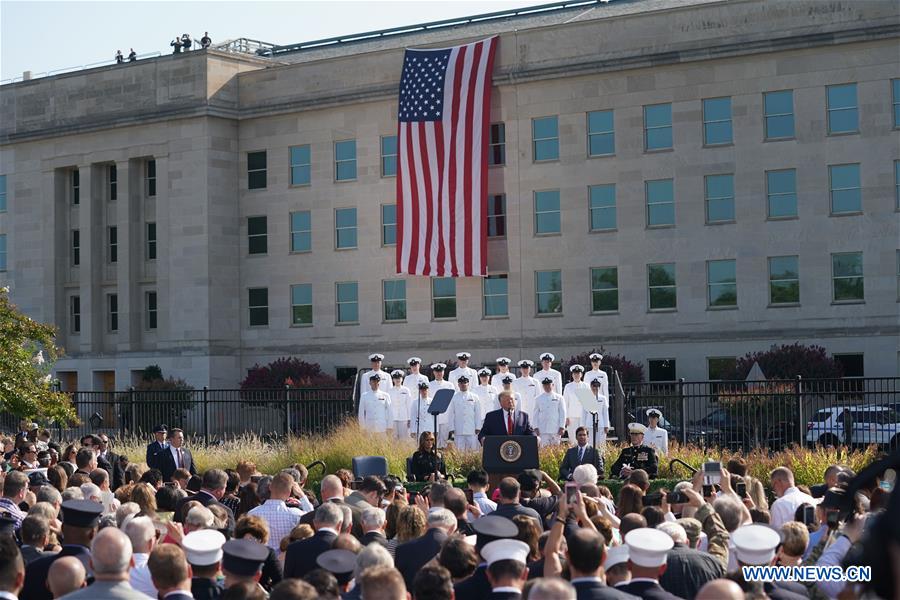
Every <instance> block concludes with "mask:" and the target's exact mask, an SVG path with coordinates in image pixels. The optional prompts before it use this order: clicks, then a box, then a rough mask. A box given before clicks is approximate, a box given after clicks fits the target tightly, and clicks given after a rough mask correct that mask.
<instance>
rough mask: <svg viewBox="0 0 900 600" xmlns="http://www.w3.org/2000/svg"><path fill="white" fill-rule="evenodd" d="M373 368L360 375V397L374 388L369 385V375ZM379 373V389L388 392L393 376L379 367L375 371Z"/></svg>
mask: <svg viewBox="0 0 900 600" xmlns="http://www.w3.org/2000/svg"><path fill="white" fill-rule="evenodd" d="M372 372H373V371H372V369H369V370H368V371H365V372H364V373H363V374H362V375H360V376H359V395H360V397H361V396H362V395H363V394H365V393H366V392H371V391H372V388H371V387H369V377H370V376H371V375H372ZM375 373H378V379H379V380H380V381H379V382H378V389H380V390H381V391H382V392H386V391H388V390H389V389H391V385H392V384H391V376H390V375H389V374H388V372H387V371H385V370H384V369H378V370H377V371H375Z"/></svg>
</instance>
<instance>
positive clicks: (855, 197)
mask: <svg viewBox="0 0 900 600" xmlns="http://www.w3.org/2000/svg"><path fill="white" fill-rule="evenodd" d="M828 181H829V185H830V188H831V214H833V215H838V214H841V213H857V212H862V189H860V183H859V164H858V163H857V164H854V165H829V167H828Z"/></svg>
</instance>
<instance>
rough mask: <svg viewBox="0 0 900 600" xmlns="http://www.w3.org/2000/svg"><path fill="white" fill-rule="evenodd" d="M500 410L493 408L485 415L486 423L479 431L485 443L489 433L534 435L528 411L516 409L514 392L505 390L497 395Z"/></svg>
mask: <svg viewBox="0 0 900 600" xmlns="http://www.w3.org/2000/svg"><path fill="white" fill-rule="evenodd" d="M497 400H498V401H499V402H500V409H499V410H492V411H491V412H489V413H488V414H486V415H485V416H484V424H483V425H482V426H481V431H480V432H479V433H478V441H480V442H482V443H484V438H485V436H488V435H534V429H532V428H531V423H530V421H529V419H528V413H525V412H522V411H520V410H516V397H515V395H514V394H513V392H510V391H507V390H503V391H502V392H500V395H499V396H498V397H497Z"/></svg>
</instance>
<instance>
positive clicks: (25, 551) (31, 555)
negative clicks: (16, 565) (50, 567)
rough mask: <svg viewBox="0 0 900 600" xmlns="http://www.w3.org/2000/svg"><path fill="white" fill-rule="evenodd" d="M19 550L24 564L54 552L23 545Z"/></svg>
mask: <svg viewBox="0 0 900 600" xmlns="http://www.w3.org/2000/svg"><path fill="white" fill-rule="evenodd" d="M19 550H20V551H21V552H22V559H23V560H24V561H25V564H26V565H29V564H31V563H33V562H34V561H36V560H37V559H39V558H43V557H44V556H50V555H52V554H54V553H53V552H44V551H43V550H38V549H37V548H35V547H34V546H29V545H27V544H26V545H24V546H22V547H21V548H19Z"/></svg>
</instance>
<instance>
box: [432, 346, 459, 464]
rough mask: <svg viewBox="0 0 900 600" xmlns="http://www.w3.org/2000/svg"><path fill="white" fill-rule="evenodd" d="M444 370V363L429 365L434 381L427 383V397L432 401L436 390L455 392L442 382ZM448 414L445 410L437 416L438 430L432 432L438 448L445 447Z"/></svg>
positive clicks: (446, 383)
mask: <svg viewBox="0 0 900 600" xmlns="http://www.w3.org/2000/svg"><path fill="white" fill-rule="evenodd" d="M446 370H447V365H445V364H444V363H434V364H433V365H431V374H432V375H434V379H433V380H431V381H429V382H428V395H429V396H431V398H432V399H434V395H435V394H437V393H438V390H453V391H456V387H454V385H453V384H452V383H450V382H449V381H446V380H444V372H445V371H446ZM449 412H450V411H449V410H445V411H444V412H443V413H441V414H440V415H438V430H437V431H435V432H434V436H435V437H436V438H437V443H438V446H440V447H443V446H446V445H447V419H448V418H449V414H448V413H449ZM432 427H433V426H432Z"/></svg>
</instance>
